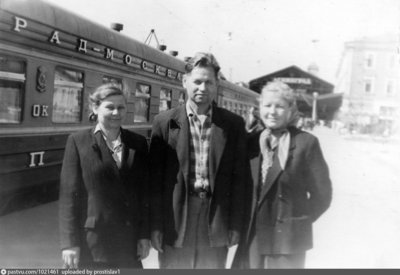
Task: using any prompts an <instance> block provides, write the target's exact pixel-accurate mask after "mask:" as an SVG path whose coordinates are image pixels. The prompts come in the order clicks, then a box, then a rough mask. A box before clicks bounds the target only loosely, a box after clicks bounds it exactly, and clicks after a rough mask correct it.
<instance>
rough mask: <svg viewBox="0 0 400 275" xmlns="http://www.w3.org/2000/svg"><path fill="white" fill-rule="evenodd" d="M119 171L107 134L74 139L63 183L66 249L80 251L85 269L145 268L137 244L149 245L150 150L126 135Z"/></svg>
mask: <svg viewBox="0 0 400 275" xmlns="http://www.w3.org/2000/svg"><path fill="white" fill-rule="evenodd" d="M121 141H122V143H123V144H124V151H123V156H122V159H123V160H122V167H121V169H118V167H117V165H116V163H115V161H114V159H113V158H112V155H111V152H110V150H109V149H108V147H107V145H106V143H105V141H104V139H103V137H102V135H101V132H97V133H96V134H94V130H93V129H88V130H84V131H81V132H78V133H74V134H72V135H70V136H69V138H68V140H67V145H66V148H65V154H64V160H63V165H62V170H61V183H60V201H59V204H60V205H59V218H60V221H59V222H60V237H61V248H62V249H66V248H70V247H77V246H78V247H80V249H81V257H80V263H81V266H85V265H86V264H88V265H90V263H93V262H98V263H105V264H110V265H111V266H113V265H114V266H116V267H141V263H140V262H139V261H137V255H136V250H137V240H138V239H141V238H147V239H149V232H150V230H149V206H148V184H147V182H148V146H147V142H146V139H145V138H144V137H143V136H140V135H138V134H135V133H132V132H130V131H128V130H125V129H121Z"/></svg>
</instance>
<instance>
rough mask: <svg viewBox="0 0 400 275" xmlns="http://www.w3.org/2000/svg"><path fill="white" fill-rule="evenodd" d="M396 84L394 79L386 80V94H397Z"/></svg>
mask: <svg viewBox="0 0 400 275" xmlns="http://www.w3.org/2000/svg"><path fill="white" fill-rule="evenodd" d="M394 90H395V85H394V80H393V79H390V80H388V81H387V82H386V88H385V91H386V95H387V96H393V95H394V94H395V91H394Z"/></svg>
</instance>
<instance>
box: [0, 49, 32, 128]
mask: <svg viewBox="0 0 400 275" xmlns="http://www.w3.org/2000/svg"><path fill="white" fill-rule="evenodd" d="M25 73H26V64H25V62H24V61H22V60H18V59H15V58H12V57H7V56H2V55H0V123H20V122H21V119H22V115H21V113H22V97H23V94H24V90H25Z"/></svg>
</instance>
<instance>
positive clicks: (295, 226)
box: [235, 127, 332, 267]
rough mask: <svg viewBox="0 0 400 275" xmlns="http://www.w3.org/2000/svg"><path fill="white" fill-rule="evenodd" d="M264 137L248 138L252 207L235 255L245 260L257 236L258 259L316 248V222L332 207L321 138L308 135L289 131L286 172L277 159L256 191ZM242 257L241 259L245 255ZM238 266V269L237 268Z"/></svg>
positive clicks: (292, 129)
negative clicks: (249, 247)
mask: <svg viewBox="0 0 400 275" xmlns="http://www.w3.org/2000/svg"><path fill="white" fill-rule="evenodd" d="M260 133H261V132H259V133H256V134H252V135H250V136H249V138H248V152H249V158H250V161H251V171H250V174H251V177H250V184H249V186H251V188H250V190H249V192H248V196H249V198H250V197H251V199H250V200H249V201H251V202H252V203H251V205H249V210H248V211H247V213H248V215H249V220H248V221H247V225H250V226H248V227H247V229H246V238H244V239H243V240H242V243H241V245H240V247H239V248H238V253H237V256H240V254H243V253H244V255H246V253H247V251H248V245H249V243H250V241H251V239H252V237H253V236H254V235H256V238H257V239H256V240H257V242H258V247H259V252H260V254H263V255H267V254H294V253H301V252H304V251H306V250H308V249H310V248H312V246H313V243H312V223H313V222H314V221H316V220H317V219H318V218H319V217H320V216H321V215H322V214H323V213H324V212H325V211H326V210H327V209H328V207H329V205H330V203H331V199H332V185H331V180H330V177H329V170H328V166H327V164H326V162H325V159H324V157H323V154H322V151H321V148H320V145H319V141H318V139H317V138H316V137H315V136H313V135H311V134H310V133H307V132H304V131H301V130H299V129H297V128H294V127H290V128H289V133H290V145H289V154H288V159H287V163H286V167H285V169H283V170H282V168H281V166H280V164H279V160H278V158H277V154H275V157H274V161H273V165H272V167H271V168H270V170H269V172H268V175H267V180H266V183H265V184H264V186H263V187H262V189H261V190H258V183H259V177H260V166H261V165H260V164H261V163H260V162H261V157H260V146H259V137H260ZM241 256H243V255H241ZM235 267H237V266H235Z"/></svg>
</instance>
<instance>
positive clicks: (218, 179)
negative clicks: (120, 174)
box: [150, 53, 246, 268]
mask: <svg viewBox="0 0 400 275" xmlns="http://www.w3.org/2000/svg"><path fill="white" fill-rule="evenodd" d="M219 69H220V68H219V65H218V63H217V61H216V60H215V58H214V56H213V55H211V54H205V53H198V54H196V55H195V56H194V57H193V58H191V59H190V60H189V62H188V63H187V66H186V74H185V75H184V77H183V87H184V88H185V89H186V91H187V94H188V101H187V103H186V104H184V105H181V106H179V107H177V108H175V109H172V110H169V111H166V112H163V113H161V114H159V115H158V116H157V117H156V118H155V120H154V123H153V132H152V137H151V143H150V163H151V173H150V177H151V179H150V181H151V202H150V209H151V210H150V211H151V225H152V238H151V239H152V244H153V247H154V248H155V249H156V250H158V251H159V252H160V253H159V260H160V267H161V268H224V267H225V262H226V256H227V252H228V247H230V246H233V245H235V244H237V243H238V241H239V237H240V236H239V231H240V228H241V226H242V221H243V213H244V212H243V205H244V203H245V202H244V200H243V194H244V192H243V191H244V188H245V175H244V174H245V170H244V167H245V163H246V160H245V154H246V153H245V151H246V148H245V131H244V129H245V126H244V121H243V119H242V118H241V117H239V116H237V115H235V114H233V113H231V112H229V111H227V110H225V109H222V108H219V107H217V106H216V105H215V104H214V103H213V102H214V99H215V98H216V96H217V89H218V72H219Z"/></svg>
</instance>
